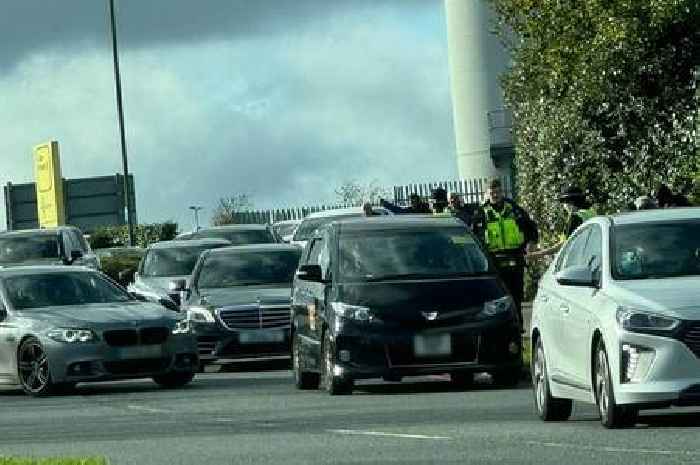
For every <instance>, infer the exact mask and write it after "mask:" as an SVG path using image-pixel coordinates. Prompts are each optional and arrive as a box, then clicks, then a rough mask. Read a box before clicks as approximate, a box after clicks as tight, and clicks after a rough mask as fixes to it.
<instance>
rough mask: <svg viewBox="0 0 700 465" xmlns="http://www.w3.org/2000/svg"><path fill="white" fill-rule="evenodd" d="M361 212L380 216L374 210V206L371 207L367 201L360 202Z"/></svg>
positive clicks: (366, 214)
mask: <svg viewBox="0 0 700 465" xmlns="http://www.w3.org/2000/svg"><path fill="white" fill-rule="evenodd" d="M362 214H363V215H364V216H380V213H377V212H375V211H374V208H372V204H371V203H369V202H365V203H363V204H362Z"/></svg>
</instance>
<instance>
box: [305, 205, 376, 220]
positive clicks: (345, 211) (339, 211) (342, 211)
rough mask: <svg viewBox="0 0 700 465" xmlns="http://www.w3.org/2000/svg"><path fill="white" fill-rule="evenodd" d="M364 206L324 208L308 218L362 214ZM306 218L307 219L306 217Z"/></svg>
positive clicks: (374, 208)
mask: <svg viewBox="0 0 700 465" xmlns="http://www.w3.org/2000/svg"><path fill="white" fill-rule="evenodd" d="M372 209H373V210H374V211H377V210H386V209H385V208H383V207H372ZM362 213H363V210H362V207H349V208H336V209H335V210H323V211H320V212H316V213H311V214H310V215H308V216H307V217H306V218H327V217H329V216H343V215H353V214H356V215H362ZM306 218H305V219H306Z"/></svg>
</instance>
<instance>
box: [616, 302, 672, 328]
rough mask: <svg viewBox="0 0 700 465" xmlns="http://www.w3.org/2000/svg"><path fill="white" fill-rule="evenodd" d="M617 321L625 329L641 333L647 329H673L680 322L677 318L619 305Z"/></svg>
mask: <svg viewBox="0 0 700 465" xmlns="http://www.w3.org/2000/svg"><path fill="white" fill-rule="evenodd" d="M617 323H618V325H619V326H620V328H621V329H624V330H625V331H631V332H641V333H643V332H649V331H652V332H656V331H661V332H665V331H673V330H674V329H676V328H677V327H678V325H679V324H680V323H681V322H680V320H678V319H677V318H673V317H670V316H665V315H657V314H654V313H648V312H644V311H640V310H635V309H633V308H626V307H620V308H619V309H618V310H617Z"/></svg>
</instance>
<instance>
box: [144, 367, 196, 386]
mask: <svg viewBox="0 0 700 465" xmlns="http://www.w3.org/2000/svg"><path fill="white" fill-rule="evenodd" d="M194 376H195V374H194V372H191V371H190V372H185V373H181V372H172V373H168V374H165V375H160V376H154V377H153V381H155V382H156V384H158V385H159V386H161V387H164V388H166V389H175V388H179V387H183V386H186V385H188V384H190V383H191V382H192V380H193V379H194Z"/></svg>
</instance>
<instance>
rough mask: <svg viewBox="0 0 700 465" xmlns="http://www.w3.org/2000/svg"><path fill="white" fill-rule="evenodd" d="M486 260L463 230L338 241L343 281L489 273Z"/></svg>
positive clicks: (409, 232)
mask: <svg viewBox="0 0 700 465" xmlns="http://www.w3.org/2000/svg"><path fill="white" fill-rule="evenodd" d="M490 272H491V268H490V264H489V260H488V258H487V257H486V255H485V254H484V252H483V251H482V250H481V248H480V247H479V245H478V243H477V241H476V239H474V237H473V236H472V235H471V234H470V233H468V232H467V231H465V230H464V229H463V228H458V227H457V228H454V227H448V228H430V229H422V230H421V229H415V228H410V229H403V230H396V231H393V230H391V231H390V230H385V231H363V232H361V233H354V232H353V233H350V234H344V235H343V236H342V237H341V239H340V274H341V277H342V279H344V280H351V281H352V280H380V279H389V278H391V277H411V276H414V277H418V276H430V277H447V276H451V275H453V276H454V275H479V274H484V273H490Z"/></svg>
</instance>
